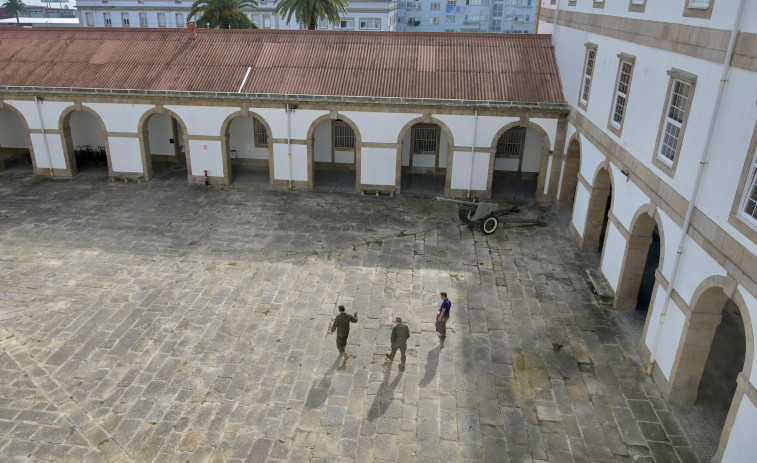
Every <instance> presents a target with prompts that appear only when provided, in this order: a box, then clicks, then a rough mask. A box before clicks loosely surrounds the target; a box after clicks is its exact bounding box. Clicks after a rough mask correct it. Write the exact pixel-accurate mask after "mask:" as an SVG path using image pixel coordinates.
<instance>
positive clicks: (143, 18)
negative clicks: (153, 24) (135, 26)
mask: <svg viewBox="0 0 757 463" xmlns="http://www.w3.org/2000/svg"><path fill="white" fill-rule="evenodd" d="M139 27H147V13H139Z"/></svg>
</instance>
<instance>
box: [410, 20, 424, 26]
mask: <svg viewBox="0 0 757 463" xmlns="http://www.w3.org/2000/svg"><path fill="white" fill-rule="evenodd" d="M407 25H408V26H412V27H417V26H420V25H421V22H420V21H412V20H411V21H408V22H407Z"/></svg>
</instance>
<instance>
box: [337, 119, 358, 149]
mask: <svg viewBox="0 0 757 463" xmlns="http://www.w3.org/2000/svg"><path fill="white" fill-rule="evenodd" d="M353 148H355V132H353V131H352V127H350V126H349V125H348V124H347V123H345V122H343V121H334V149H353Z"/></svg>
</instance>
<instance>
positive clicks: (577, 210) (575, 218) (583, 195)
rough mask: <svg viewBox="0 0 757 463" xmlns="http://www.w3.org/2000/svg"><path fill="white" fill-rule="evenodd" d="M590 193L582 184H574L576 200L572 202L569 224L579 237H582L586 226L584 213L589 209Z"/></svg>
mask: <svg viewBox="0 0 757 463" xmlns="http://www.w3.org/2000/svg"><path fill="white" fill-rule="evenodd" d="M590 196H591V193H590V192H589V190H587V189H586V187H585V186H584V184H583V183H581V182H578V183H577V184H576V199H575V201H573V215H572V217H571V223H572V224H573V228H575V229H576V231H577V232H578V234H579V235H580V236H584V227H585V226H586V212H587V211H588V209H589V198H590Z"/></svg>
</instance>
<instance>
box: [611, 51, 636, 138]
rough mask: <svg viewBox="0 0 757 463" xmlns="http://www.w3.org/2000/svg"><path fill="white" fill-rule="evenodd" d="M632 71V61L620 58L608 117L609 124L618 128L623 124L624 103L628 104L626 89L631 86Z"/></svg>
mask: <svg viewBox="0 0 757 463" xmlns="http://www.w3.org/2000/svg"><path fill="white" fill-rule="evenodd" d="M632 72H633V62H632V61H630V60H624V59H621V60H620V64H619V65H618V78H617V84H616V85H615V95H614V97H613V108H612V116H611V118H610V124H612V126H613V127H615V128H616V129H619V128H620V127H621V126H622V125H623V117H624V116H625V113H626V105H627V104H628V90H629V89H630V87H631V74H632Z"/></svg>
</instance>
